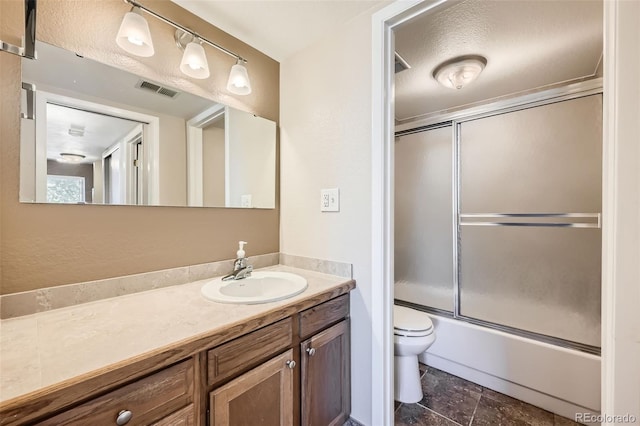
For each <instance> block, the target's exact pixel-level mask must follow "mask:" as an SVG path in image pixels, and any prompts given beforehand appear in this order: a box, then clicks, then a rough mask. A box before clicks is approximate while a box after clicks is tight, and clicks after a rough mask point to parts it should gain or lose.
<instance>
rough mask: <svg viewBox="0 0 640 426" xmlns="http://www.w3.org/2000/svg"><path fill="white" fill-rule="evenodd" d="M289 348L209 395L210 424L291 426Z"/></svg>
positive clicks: (213, 425) (291, 390) (292, 366)
mask: <svg viewBox="0 0 640 426" xmlns="http://www.w3.org/2000/svg"><path fill="white" fill-rule="evenodd" d="M294 367H295V362H293V350H292V349H289V350H288V351H287V352H285V353H283V354H282V355H279V356H277V357H275V358H272V359H271V360H270V361H267V362H265V363H264V364H262V365H261V366H259V367H257V368H254V369H253V370H251V371H249V372H247V373H245V374H243V375H242V376H240V377H238V378H237V379H234V380H232V381H231V382H229V383H227V384H226V385H224V386H222V387H220V388H218V389H215V390H214V391H213V392H211V394H210V409H211V414H210V416H211V418H210V420H211V422H210V423H211V425H212V426H293V368H294Z"/></svg>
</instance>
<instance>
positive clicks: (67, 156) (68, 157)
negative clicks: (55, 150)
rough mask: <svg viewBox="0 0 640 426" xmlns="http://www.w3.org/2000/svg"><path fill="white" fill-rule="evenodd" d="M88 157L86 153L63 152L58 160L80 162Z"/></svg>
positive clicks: (61, 161)
mask: <svg viewBox="0 0 640 426" xmlns="http://www.w3.org/2000/svg"><path fill="white" fill-rule="evenodd" d="M85 158H86V156H85V155H82V154H71V153H68V152H61V153H60V158H58V162H60V163H79V162H81V161H82V160H84V159H85Z"/></svg>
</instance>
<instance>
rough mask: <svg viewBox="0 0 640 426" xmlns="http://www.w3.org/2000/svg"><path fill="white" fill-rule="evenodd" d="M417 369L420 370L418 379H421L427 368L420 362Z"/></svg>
mask: <svg viewBox="0 0 640 426" xmlns="http://www.w3.org/2000/svg"><path fill="white" fill-rule="evenodd" d="M418 368H419V369H420V377H422V376H423V375H424V373H426V372H427V366H426V365H425V364H423V363H421V362H420V363H418Z"/></svg>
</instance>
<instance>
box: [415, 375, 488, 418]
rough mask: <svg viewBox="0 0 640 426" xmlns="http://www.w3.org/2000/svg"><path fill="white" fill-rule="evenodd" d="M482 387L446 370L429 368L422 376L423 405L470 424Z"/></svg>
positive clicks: (421, 402)
mask: <svg viewBox="0 0 640 426" xmlns="http://www.w3.org/2000/svg"><path fill="white" fill-rule="evenodd" d="M481 392H482V387H481V386H478V385H476V384H475V383H471V382H468V381H466V380H464V379H461V378H459V377H456V376H453V375H451V374H448V373H445V372H444V371H440V370H436V369H435V368H429V369H428V370H427V373H426V374H425V375H424V376H423V377H422V393H423V394H424V396H423V397H422V400H421V401H420V402H419V403H420V404H421V405H424V406H425V407H427V408H429V409H431V410H433V411H435V412H436V413H438V414H441V415H443V416H445V417H447V418H449V419H451V420H453V421H456V422H458V423H460V424H462V425H468V424H469V422H470V421H471V418H472V416H473V412H474V410H475V408H476V405H477V404H478V400H479V399H480V395H481Z"/></svg>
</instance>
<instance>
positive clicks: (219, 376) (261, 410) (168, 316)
mask: <svg viewBox="0 0 640 426" xmlns="http://www.w3.org/2000/svg"><path fill="white" fill-rule="evenodd" d="M274 269H276V270H283V271H289V272H294V273H296V274H299V275H301V276H304V278H306V279H307V281H308V283H309V287H308V289H307V290H306V291H305V292H304V293H302V294H299V295H297V296H295V297H293V298H291V299H288V300H283V301H279V302H274V303H267V304H261V305H251V306H249V305H231V304H219V303H214V302H210V301H207V300H205V299H204V298H203V297H202V296H201V295H200V294H199V290H200V288H201V287H202V285H203V284H204V283H205V282H206V280H203V281H199V282H195V283H189V284H185V285H181V286H174V287H168V288H164V289H159V290H153V291H148V292H144V293H138V294H133V295H127V296H121V297H117V298H113V299H107V300H103V301H99V302H94V303H90V304H85V305H78V306H75V307H71V308H65V309H61V310H59V311H60V312H55V311H50V312H49V313H41V314H36V315H31V316H28V317H23V318H18V319H13V320H9V321H4V322H3V331H2V333H3V334H4V335H5V336H3V337H4V338H6V337H7V333H15V343H16V346H22V347H16V348H14V349H12V350H13V351H14V354H13V355H17V354H18V353H19V352H21V353H22V355H21V356H20V357H14V356H12V354H11V353H9V354H8V357H7V362H3V365H2V366H1V371H0V374H2V375H5V374H6V375H8V376H5V378H4V379H3V386H2V389H1V391H2V402H0V424H1V425H22V424H41V425H61V424H73V425H87V424H100V425H109V424H113V425H125V424H128V425H143V424H144V425H207V424H209V425H233V424H269V425H272V424H280V425H298V424H304V425H311V424H313V425H342V424H343V423H344V422H345V421H346V420H347V419H348V418H349V413H350V348H349V342H350V336H349V292H350V291H351V290H352V289H353V288H354V287H355V282H354V281H353V280H349V279H346V278H340V277H335V276H331V275H325V274H319V273H315V272H310V271H304V270H298V269H295V268H286V267H283V266H277V267H274ZM172 305H174V306H175V309H173V310H168V308H169V307H170V306H172ZM147 311H149V312H151V314H150V315H151V316H152V318H150V319H146V318H145V315H146V314H145V313H146V312H147ZM45 314H48V316H45ZM136 315H137V316H136ZM38 316H40V317H38ZM106 316H108V317H110V318H111V319H110V321H111V322H112V324H109V325H105V324H102V325H99V323H103V322H104V318H105V317H106ZM34 317H35V318H34ZM134 318H139V319H138V321H137V322H136V321H135V320H134V321H132V319H134ZM10 321H13V323H11V322H10ZM19 321H24V324H21V325H19V326H16V324H17V322H19ZM34 321H35V327H36V329H37V333H36V334H37V336H38V337H37V340H38V341H37V342H36V343H35V344H31V345H30V344H24V345H20V343H21V342H20V339H21V338H23V337H24V336H25V335H28V334H29V330H28V328H29V327H31V326H30V325H29V323H30V322H31V323H33V322H34ZM38 321H41V323H40V324H39V323H38ZM56 321H58V324H57V325H58V326H60V327H62V328H64V333H65V335H64V337H62V338H61V339H56V336H54V335H49V336H43V335H42V334H46V333H43V332H44V330H43V326H44V323H45V322H46V323H47V324H51V323H54V324H55V323H56ZM64 321H66V323H65V322H64ZM92 324H93V325H92ZM108 329H112V330H117V332H114V333H110V332H109V331H105V332H104V333H101V330H108ZM59 333H62V331H61V332H59ZM69 336H71V337H69ZM47 339H49V340H51V341H48V342H44V341H41V340H47ZM128 339H134V340H128ZM135 339H137V341H136V340H135ZM56 340H57V341H58V342H57V343H56V342H53V341H56ZM5 341H6V340H5ZM154 341H155V342H156V343H153V344H151V343H150V342H154ZM31 343H33V342H31ZM107 348H108V349H107ZM107 350H108V351H109V353H108V354H105V353H103V352H105V351H107ZM67 351H68V352H67ZM28 357H38V358H37V359H38V361H37V362H36V361H35V360H29V359H28ZM43 357H44V358H43ZM92 357H94V360H92ZM94 361H95V362H94ZM113 361H115V362H113ZM56 363H58V364H57V365H58V366H59V368H60V370H64V371H58V372H56V373H54V372H51V371H46V370H47V369H48V368H53V366H54V365H56ZM52 374H53V376H52ZM21 375H22V378H23V379H24V380H23V381H22V382H21V381H20V376H21ZM31 376H36V380H32V379H33V377H31ZM47 376H50V377H49V378H47ZM12 377H14V379H15V380H12ZM37 377H39V380H37ZM51 377H56V378H51ZM29 381H31V382H32V383H31V384H30V383H29ZM20 387H22V388H21V389H20Z"/></svg>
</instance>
